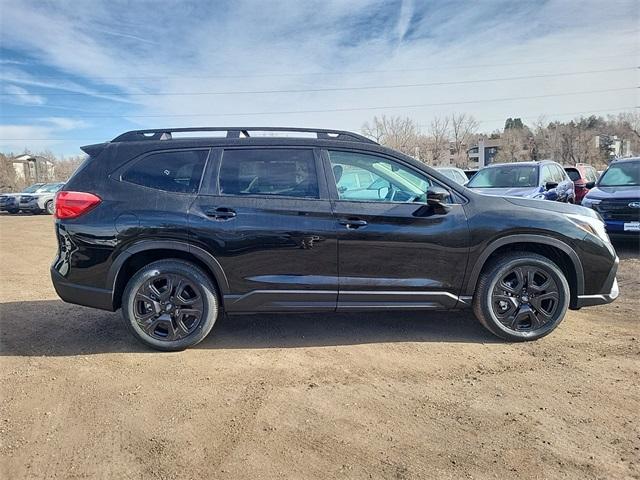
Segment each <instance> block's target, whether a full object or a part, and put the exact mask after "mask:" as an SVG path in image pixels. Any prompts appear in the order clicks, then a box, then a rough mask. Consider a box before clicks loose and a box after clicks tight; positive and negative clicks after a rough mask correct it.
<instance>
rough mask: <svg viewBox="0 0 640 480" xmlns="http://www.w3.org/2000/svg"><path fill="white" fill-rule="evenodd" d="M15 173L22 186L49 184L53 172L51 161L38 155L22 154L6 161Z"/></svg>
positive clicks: (53, 166)
mask: <svg viewBox="0 0 640 480" xmlns="http://www.w3.org/2000/svg"><path fill="white" fill-rule="evenodd" d="M8 162H10V163H11V164H12V165H13V169H14V170H15V172H16V179H17V180H18V181H19V182H20V183H23V184H31V183H39V182H45V183H46V182H51V181H53V175H54V171H55V163H54V162H53V160H49V159H48V158H45V157H41V156H39V155H30V154H24V155H19V156H17V157H15V158H11V159H9V160H8Z"/></svg>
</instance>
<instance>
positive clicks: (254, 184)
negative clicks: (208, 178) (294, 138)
mask: <svg viewBox="0 0 640 480" xmlns="http://www.w3.org/2000/svg"><path fill="white" fill-rule="evenodd" d="M220 193H222V194H225V195H280V196H286V197H306V198H318V176H317V173H316V164H315V159H314V156H313V151H311V150H303V149H280V148H277V149H275V148H274V149H266V148H265V149H260V148H256V149H242V150H225V152H224V154H223V156H222V165H221V166H220Z"/></svg>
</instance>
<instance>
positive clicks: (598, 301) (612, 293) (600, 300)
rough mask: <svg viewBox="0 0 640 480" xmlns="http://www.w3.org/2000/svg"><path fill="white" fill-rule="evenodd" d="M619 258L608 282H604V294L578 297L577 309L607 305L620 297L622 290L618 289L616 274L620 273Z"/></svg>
mask: <svg viewBox="0 0 640 480" xmlns="http://www.w3.org/2000/svg"><path fill="white" fill-rule="evenodd" d="M618 263H619V260H618V257H616V261H615V264H614V265H613V267H612V268H611V272H609V276H608V277H607V280H606V282H604V285H603V290H604V293H596V294H591V295H578V298H577V299H576V304H575V309H578V308H582V307H593V306H595V305H605V304H607V303H611V302H613V301H614V300H615V299H616V298H618V295H620V289H619V288H618V279H617V278H616V273H617V272H618Z"/></svg>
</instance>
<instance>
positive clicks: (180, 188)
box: [122, 150, 209, 193]
mask: <svg viewBox="0 0 640 480" xmlns="http://www.w3.org/2000/svg"><path fill="white" fill-rule="evenodd" d="M208 153H209V151H208V150H187V151H175V152H158V153H153V154H151V155H148V156H146V157H144V158H142V159H141V160H140V161H138V162H136V163H135V164H134V165H133V166H132V167H131V168H129V170H127V171H126V172H125V173H124V174H123V175H122V180H124V181H126V182H131V183H135V184H137V185H142V186H144V187H149V188H155V189H158V190H165V191H167V192H179V193H195V192H197V191H198V187H199V186H200V178H201V177H202V170H203V169H204V163H205V161H206V159H207V155H208Z"/></svg>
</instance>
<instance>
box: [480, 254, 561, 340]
mask: <svg viewBox="0 0 640 480" xmlns="http://www.w3.org/2000/svg"><path fill="white" fill-rule="evenodd" d="M569 298H570V290H569V284H568V282H567V279H566V278H565V276H564V274H563V273H562V270H560V268H559V267H558V266H557V265H556V264H555V263H553V262H551V260H549V259H548V258H546V257H543V256H542V255H538V254H535V253H530V252H514V253H510V254H506V255H503V256H500V257H498V258H497V259H495V260H494V261H493V262H492V263H491V264H490V265H489V266H488V267H487V268H485V269H484V270H483V272H482V274H481V275H480V279H479V280H478V286H477V289H476V294H475V296H474V299H473V310H474V313H475V315H476V317H477V318H478V320H479V321H480V323H482V325H484V326H485V327H486V328H487V329H488V330H489V331H490V332H492V333H493V334H494V335H497V336H498V337H500V338H504V339H506V340H512V341H525V340H537V339H538V338H541V337H544V336H545V335H548V334H549V333H551V331H553V329H555V328H556V327H557V326H558V325H559V324H560V322H561V321H562V320H563V319H564V316H565V314H566V312H567V308H568V307H569Z"/></svg>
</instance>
